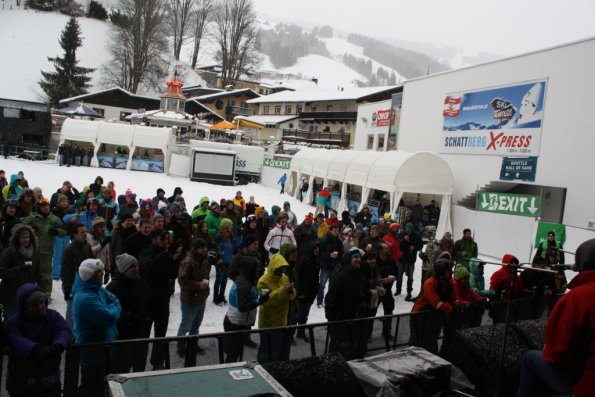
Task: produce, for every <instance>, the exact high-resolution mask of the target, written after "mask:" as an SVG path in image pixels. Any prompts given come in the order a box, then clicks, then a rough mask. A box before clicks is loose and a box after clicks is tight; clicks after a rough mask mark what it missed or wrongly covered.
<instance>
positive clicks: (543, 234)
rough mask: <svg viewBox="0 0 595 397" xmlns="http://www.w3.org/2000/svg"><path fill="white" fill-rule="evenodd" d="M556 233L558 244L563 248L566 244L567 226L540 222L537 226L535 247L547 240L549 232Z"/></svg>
mask: <svg viewBox="0 0 595 397" xmlns="http://www.w3.org/2000/svg"><path fill="white" fill-rule="evenodd" d="M550 231H553V232H554V233H556V242H557V243H558V244H559V245H560V246H561V247H563V246H564V243H565V242H566V226H564V225H560V224H558V223H549V222H539V224H538V225H537V233H536V234H535V247H539V245H540V244H541V243H542V242H543V241H545V240H547V234H548V232H550Z"/></svg>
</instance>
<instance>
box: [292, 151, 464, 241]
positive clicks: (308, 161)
mask: <svg viewBox="0 0 595 397" xmlns="http://www.w3.org/2000/svg"><path fill="white" fill-rule="evenodd" d="M289 177H290V181H289V183H288V186H289V189H291V190H289V193H291V194H293V195H295V197H299V192H298V189H297V181H299V180H301V178H304V177H305V178H306V179H308V180H309V190H308V192H307V194H306V196H305V200H306V202H309V201H310V200H311V199H312V194H313V190H312V189H313V183H312V182H313V181H314V178H320V179H323V180H324V185H325V186H326V185H327V184H328V182H329V181H336V182H339V183H341V185H342V186H341V200H340V203H339V208H338V211H339V212H341V211H343V210H346V209H347V185H348V184H349V185H353V186H360V187H361V189H362V196H361V203H362V204H361V205H363V204H364V203H366V202H367V201H368V198H369V196H370V193H371V191H372V190H373V189H375V190H382V191H385V192H388V193H389V195H390V208H391V213H394V212H395V211H396V209H397V206H398V204H399V202H400V200H401V198H402V197H403V193H422V194H434V195H440V196H442V204H441V209H440V220H439V221H438V228H437V235H438V236H442V235H443V234H444V233H445V232H446V231H452V226H451V218H450V209H451V204H452V192H453V190H454V178H453V174H452V171H451V169H450V167H449V166H448V164H447V163H446V162H445V161H444V160H443V159H442V158H441V157H440V156H439V155H437V154H434V153H429V152H417V153H405V152H400V151H389V152H374V151H355V150H326V149H310V148H304V149H302V150H300V151H299V152H298V153H296V154H295V155H294V156H293V158H292V160H291V165H290V173H289Z"/></svg>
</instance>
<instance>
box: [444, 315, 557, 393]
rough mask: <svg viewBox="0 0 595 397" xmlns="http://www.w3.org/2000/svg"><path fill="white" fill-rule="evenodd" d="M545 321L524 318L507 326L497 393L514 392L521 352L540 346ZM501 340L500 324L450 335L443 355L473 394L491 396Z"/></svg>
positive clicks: (494, 386) (502, 327) (495, 377)
mask: <svg viewBox="0 0 595 397" xmlns="http://www.w3.org/2000/svg"><path fill="white" fill-rule="evenodd" d="M545 323H546V320H527V321H519V322H517V323H511V324H510V325H509V332H508V337H507V339H506V348H505V350H504V360H503V364H502V368H501V372H500V383H499V386H498V393H503V394H505V395H515V392H516V389H517V387H518V382H519V375H520V372H521V365H522V363H523V357H524V355H525V352H527V350H531V349H538V350H540V349H543V338H544V337H543V335H544V331H545ZM503 339H504V324H495V325H490V326H484V327H476V328H467V329H461V330H457V331H455V332H454V333H453V335H452V339H451V344H450V347H449V349H448V352H447V353H446V356H445V358H446V359H447V360H448V361H450V362H451V363H452V364H453V365H455V366H456V367H458V368H459V369H461V371H463V372H464V373H465V375H467V377H468V378H469V380H470V381H471V383H473V384H474V385H475V392H474V395H475V396H493V395H494V393H495V392H496V380H497V375H498V363H499V360H500V353H501V351H502V341H503Z"/></svg>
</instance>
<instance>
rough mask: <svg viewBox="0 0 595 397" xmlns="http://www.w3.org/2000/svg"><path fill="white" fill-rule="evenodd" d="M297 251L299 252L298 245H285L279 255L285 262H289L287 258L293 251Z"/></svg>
mask: <svg viewBox="0 0 595 397" xmlns="http://www.w3.org/2000/svg"><path fill="white" fill-rule="evenodd" d="M295 250H297V245H295V244H293V243H285V244H283V245H281V248H280V249H279V253H280V254H281V256H283V258H285V260H287V257H288V256H289V254H291V251H295Z"/></svg>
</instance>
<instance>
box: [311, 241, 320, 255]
mask: <svg viewBox="0 0 595 397" xmlns="http://www.w3.org/2000/svg"><path fill="white" fill-rule="evenodd" d="M316 247H318V248H320V241H312V242H311V243H310V245H309V246H308V256H309V257H314V249H315V248H316ZM318 254H319V255H320V251H319V252H318Z"/></svg>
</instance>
